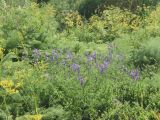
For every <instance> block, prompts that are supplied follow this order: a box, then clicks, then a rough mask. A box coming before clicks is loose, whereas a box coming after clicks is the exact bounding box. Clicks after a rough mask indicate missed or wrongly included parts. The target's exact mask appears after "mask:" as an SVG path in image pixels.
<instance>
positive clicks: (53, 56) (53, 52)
mask: <svg viewBox="0 0 160 120" xmlns="http://www.w3.org/2000/svg"><path fill="white" fill-rule="evenodd" d="M58 57H59V56H58V52H57V51H56V50H55V49H53V50H52V57H51V60H52V62H54V60H56V62H57V64H58Z"/></svg>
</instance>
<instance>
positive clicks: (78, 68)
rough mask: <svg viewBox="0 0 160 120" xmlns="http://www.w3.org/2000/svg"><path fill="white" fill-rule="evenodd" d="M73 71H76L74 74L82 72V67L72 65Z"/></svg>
mask: <svg viewBox="0 0 160 120" xmlns="http://www.w3.org/2000/svg"><path fill="white" fill-rule="evenodd" d="M71 69H72V70H73V71H74V72H78V73H79V72H80V65H78V64H76V63H73V64H72V65H71Z"/></svg>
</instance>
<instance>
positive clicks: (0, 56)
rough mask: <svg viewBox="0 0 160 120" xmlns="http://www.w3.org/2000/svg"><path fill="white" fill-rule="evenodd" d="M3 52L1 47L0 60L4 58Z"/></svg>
mask: <svg viewBox="0 0 160 120" xmlns="http://www.w3.org/2000/svg"><path fill="white" fill-rule="evenodd" d="M3 51H4V50H3V48H1V47H0V59H2V58H3Z"/></svg>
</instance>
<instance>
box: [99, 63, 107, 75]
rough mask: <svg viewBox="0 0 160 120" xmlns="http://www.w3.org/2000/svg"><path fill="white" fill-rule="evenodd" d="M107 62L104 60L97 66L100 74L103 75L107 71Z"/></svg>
mask: <svg viewBox="0 0 160 120" xmlns="http://www.w3.org/2000/svg"><path fill="white" fill-rule="evenodd" d="M108 66H109V61H108V60H105V61H104V62H103V63H102V64H100V65H99V69H100V73H101V74H103V73H104V71H105V70H107V69H108Z"/></svg>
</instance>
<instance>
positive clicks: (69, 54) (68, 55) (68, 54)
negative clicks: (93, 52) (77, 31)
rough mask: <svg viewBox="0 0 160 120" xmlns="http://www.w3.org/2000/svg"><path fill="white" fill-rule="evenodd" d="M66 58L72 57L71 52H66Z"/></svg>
mask: <svg viewBox="0 0 160 120" xmlns="http://www.w3.org/2000/svg"><path fill="white" fill-rule="evenodd" d="M66 58H67V59H69V60H71V59H72V58H73V55H72V53H71V52H69V53H67V55H66Z"/></svg>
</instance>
